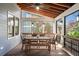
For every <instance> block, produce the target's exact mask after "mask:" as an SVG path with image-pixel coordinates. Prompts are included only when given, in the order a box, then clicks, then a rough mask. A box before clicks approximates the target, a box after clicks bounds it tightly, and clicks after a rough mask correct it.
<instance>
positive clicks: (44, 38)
mask: <svg viewBox="0 0 79 59" xmlns="http://www.w3.org/2000/svg"><path fill="white" fill-rule="evenodd" d="M24 38H25V39H38V40H39V39H53V37H24Z"/></svg>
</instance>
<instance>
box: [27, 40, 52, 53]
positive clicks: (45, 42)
mask: <svg viewBox="0 0 79 59" xmlns="http://www.w3.org/2000/svg"><path fill="white" fill-rule="evenodd" d="M28 42H29V44H26V45H25V51H26V53H27V52H28V53H30V50H48V51H49V53H50V50H51V45H50V39H30V40H29V39H28ZM34 47H36V48H34ZM41 47H45V48H41Z"/></svg>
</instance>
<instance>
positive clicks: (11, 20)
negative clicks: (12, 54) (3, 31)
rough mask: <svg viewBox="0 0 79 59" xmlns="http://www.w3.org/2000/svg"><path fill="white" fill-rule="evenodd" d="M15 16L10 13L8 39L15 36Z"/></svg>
mask: <svg viewBox="0 0 79 59" xmlns="http://www.w3.org/2000/svg"><path fill="white" fill-rule="evenodd" d="M13 28H14V16H13V15H11V14H9V13H8V37H12V36H14V33H13V32H14V29H13Z"/></svg>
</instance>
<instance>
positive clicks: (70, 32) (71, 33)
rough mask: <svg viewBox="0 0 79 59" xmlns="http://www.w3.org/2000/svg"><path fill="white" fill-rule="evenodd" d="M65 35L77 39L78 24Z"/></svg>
mask: <svg viewBox="0 0 79 59" xmlns="http://www.w3.org/2000/svg"><path fill="white" fill-rule="evenodd" d="M67 34H68V35H69V36H71V37H74V38H79V24H78V23H77V25H76V26H75V27H74V28H73V30H71V31H69V32H68V33H67Z"/></svg>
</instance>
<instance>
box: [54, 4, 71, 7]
mask: <svg viewBox="0 0 79 59" xmlns="http://www.w3.org/2000/svg"><path fill="white" fill-rule="evenodd" d="M53 4H54V5H57V6H60V7H65V8H70V6H68V5H64V4H60V3H53Z"/></svg>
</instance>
